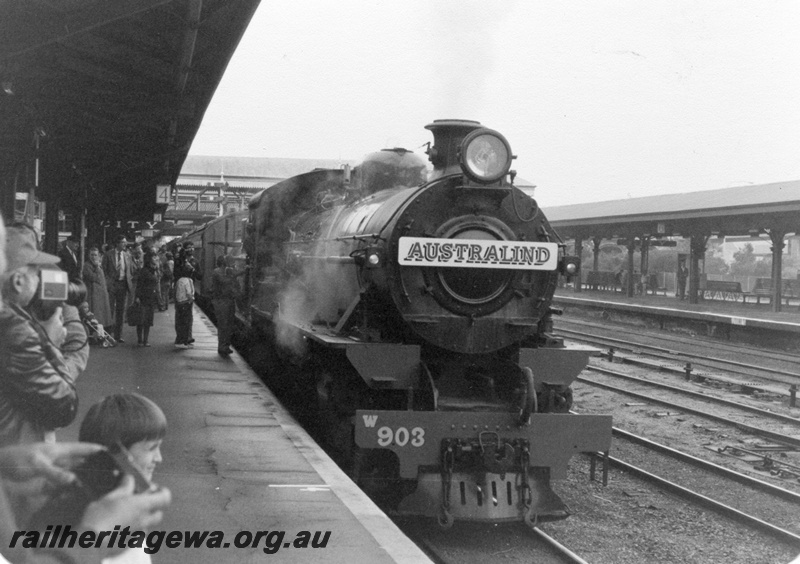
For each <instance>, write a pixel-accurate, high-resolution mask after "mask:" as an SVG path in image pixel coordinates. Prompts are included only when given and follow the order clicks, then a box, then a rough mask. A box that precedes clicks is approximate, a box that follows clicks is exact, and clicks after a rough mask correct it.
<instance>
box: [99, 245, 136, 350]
mask: <svg viewBox="0 0 800 564" xmlns="http://www.w3.org/2000/svg"><path fill="white" fill-rule="evenodd" d="M127 245H128V241H127V239H125V235H118V236H117V238H116V239H115V246H114V248H113V249H111V250H110V251H108V252H107V253H106V254H104V255H103V272H104V273H105V275H106V289H107V290H108V301H109V302H110V305H111V311H113V312H114V339H115V340H116V341H117V342H118V343H124V342H125V341H124V340H123V339H122V322H123V321H124V317H125V304H126V301H127V299H128V296H131V298H133V292H134V287H133V259H132V258H131V255H130V253H128V250H127Z"/></svg>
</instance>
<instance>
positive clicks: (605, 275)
mask: <svg viewBox="0 0 800 564" xmlns="http://www.w3.org/2000/svg"><path fill="white" fill-rule="evenodd" d="M585 285H586V286H587V287H588V288H589V289H590V290H613V291H615V292H616V290H617V288H619V287H620V284H619V280H617V274H616V272H609V271H606V270H590V271H589V272H587V273H586V282H585Z"/></svg>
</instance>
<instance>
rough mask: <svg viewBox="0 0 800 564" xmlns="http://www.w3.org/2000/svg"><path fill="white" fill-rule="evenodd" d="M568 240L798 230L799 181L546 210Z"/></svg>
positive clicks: (799, 211) (799, 206)
mask: <svg viewBox="0 0 800 564" xmlns="http://www.w3.org/2000/svg"><path fill="white" fill-rule="evenodd" d="M544 212H545V214H546V215H547V217H548V219H549V220H550V224H551V225H552V226H553V227H554V228H555V230H556V231H557V232H558V233H559V234H560V235H561V236H562V237H564V238H574V237H576V236H577V237H582V238H591V237H601V238H613V237H620V236H622V237H627V236H631V235H633V236H637V237H638V236H641V235H650V236H653V237H659V236H664V237H670V236H684V237H688V236H690V235H693V234H696V235H706V236H708V235H712V234H714V235H720V236H724V235H748V234H754V233H760V232H765V231H773V230H774V231H780V232H781V233H798V232H800V180H790V181H786V182H773V183H770V184H756V185H748V186H736V187H733V188H722V189H718V190H705V191H699V192H687V193H684V194H659V195H655V196H647V197H643V198H628V199H625V200H609V201H602V202H592V203H588V204H572V205H566V206H555V207H550V208H546V209H545V210H544Z"/></svg>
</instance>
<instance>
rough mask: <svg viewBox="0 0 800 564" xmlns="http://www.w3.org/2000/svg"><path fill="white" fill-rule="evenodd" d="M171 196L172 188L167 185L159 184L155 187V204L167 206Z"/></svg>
mask: <svg viewBox="0 0 800 564" xmlns="http://www.w3.org/2000/svg"><path fill="white" fill-rule="evenodd" d="M171 196H172V186H171V185H169V184H159V185H158V186H156V203H157V204H168V203H169V202H170V200H171Z"/></svg>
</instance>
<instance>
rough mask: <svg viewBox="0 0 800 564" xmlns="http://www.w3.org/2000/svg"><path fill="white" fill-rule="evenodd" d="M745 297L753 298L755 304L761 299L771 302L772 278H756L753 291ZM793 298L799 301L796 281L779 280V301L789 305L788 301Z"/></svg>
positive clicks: (799, 293)
mask: <svg viewBox="0 0 800 564" xmlns="http://www.w3.org/2000/svg"><path fill="white" fill-rule="evenodd" d="M747 297H754V298H755V299H756V303H757V304H760V303H761V298H767V299H768V300H770V301H772V278H756V283H755V286H753V289H752V290H751V291H750V292H749V293H746V294H745V299H747ZM793 298H794V299H800V284H798V281H797V280H792V279H788V280H787V279H784V280H781V301H782V302H784V303H785V304H786V305H789V300H790V299H793Z"/></svg>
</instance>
